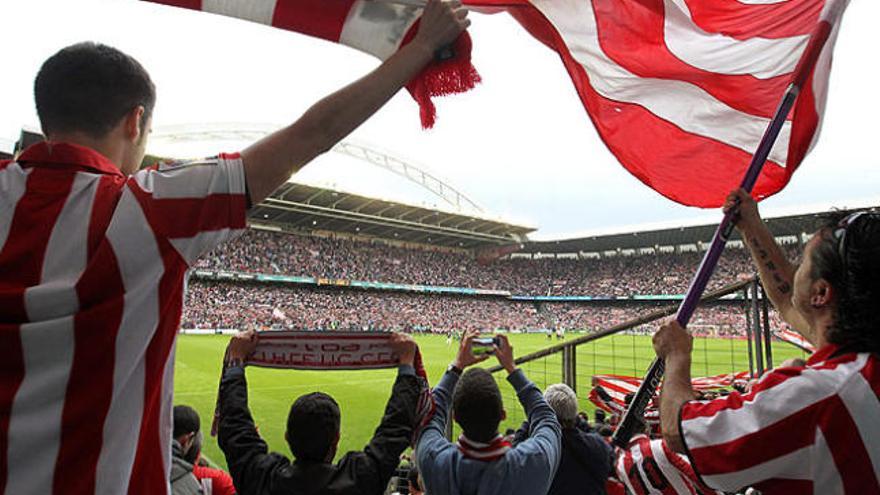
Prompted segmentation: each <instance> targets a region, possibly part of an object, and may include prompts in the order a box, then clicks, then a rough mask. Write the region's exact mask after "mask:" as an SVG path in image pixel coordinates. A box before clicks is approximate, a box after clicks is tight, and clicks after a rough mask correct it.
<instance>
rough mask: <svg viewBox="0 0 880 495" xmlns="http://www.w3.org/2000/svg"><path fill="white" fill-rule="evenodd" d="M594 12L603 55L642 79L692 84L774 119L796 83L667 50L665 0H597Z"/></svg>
mask: <svg viewBox="0 0 880 495" xmlns="http://www.w3.org/2000/svg"><path fill="white" fill-rule="evenodd" d="M593 9H594V10H595V12H596V23H597V26H598V37H599V43H600V45H601V46H602V51H604V52H605V54H606V55H608V57H609V58H611V59H612V60H614V61H615V62H617V64H619V65H620V66H621V67H623V68H624V69H626V70H628V71H630V72H632V73H633V74H635V75H637V76H639V77H646V78H657V79H667V80H678V81H684V82H688V83H691V84H693V85H695V86H697V87H699V88H702V89H703V90H704V91H706V92H707V93H709V94H711V95H712V96H714V97H715V98H716V99H718V100H719V101H721V102H723V103H724V104H725V105H728V106H730V107H731V108H734V109H736V110H739V111H741V112H746V113H749V114H752V115H757V116H760V117H765V118H768V119H769V118H771V117H773V114H774V113H775V112H776V108H777V107H778V106H779V99H780V98H782V94H783V93H784V92H785V89H786V88H787V87H788V85H789V83H790V82H791V74H786V75H781V76H777V77H774V78H771V79H758V78H756V77H754V76H750V75H728V74H720V73H717V72H710V71H706V70H703V69H700V68H697V67H694V66H691V65H688V64H686V63H685V62H683V61H682V60H681V59H680V58H678V57H676V56H675V55H673V54H672V52H670V51H669V48H668V46H667V45H666V34H665V27H664V17H665V14H664V12H665V8H664V2H663V0H641V1H639V2H617V1H614V2H609V1H608V0H593Z"/></svg>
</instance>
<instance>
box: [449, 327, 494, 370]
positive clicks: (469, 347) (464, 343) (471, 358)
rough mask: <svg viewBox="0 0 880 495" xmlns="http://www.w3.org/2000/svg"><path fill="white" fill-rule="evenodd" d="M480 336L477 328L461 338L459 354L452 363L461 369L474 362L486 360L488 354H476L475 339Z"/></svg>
mask: <svg viewBox="0 0 880 495" xmlns="http://www.w3.org/2000/svg"><path fill="white" fill-rule="evenodd" d="M479 336H480V332H478V331H476V330H468V331H467V332H466V333H465V334H464V336H462V338H461V344H460V345H459V346H458V355H457V356H455V360H453V361H452V365H453V366H455V367H456V368H458V369H460V370H464V369H465V368H467V367H468V366H470V365H472V364H476V363H479V362H482V361H485V360H486V359H488V358H489V355H488V354H482V355H479V356H475V355H474V351H473V341H474V339H475V338H477V337H479Z"/></svg>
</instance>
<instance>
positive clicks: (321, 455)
mask: <svg viewBox="0 0 880 495" xmlns="http://www.w3.org/2000/svg"><path fill="white" fill-rule="evenodd" d="M256 344H257V337H256V334H255V333H253V332H247V333H240V334H238V335H236V336H235V337H233V338H232V340H231V341H230V342H229V347H228V348H227V352H226V359H227V362H226V365H227V368H226V371H225V373H224V374H223V378H222V380H221V382H220V425H219V429H218V441H219V444H220V448H221V449H222V450H223V453H224V454H225V455H226V464H227V465H228V466H229V471H230V472H231V473H232V479H233V480H234V481H235V487H236V488H237V489H238V492H239V493H241V494H265V495H289V494H294V493H295V494H302V495H312V494H321V495H355V494H358V495H359V494H364V495H380V494H382V493H383V492H384V490H385V488H386V486H388V481H389V480H390V479H391V476H392V475H394V473H395V471H396V469H397V465H398V464H399V461H400V454H401V453H402V452H403V451H404V450H405V449H406V448H407V447H409V445H410V442H411V440H412V435H413V429H414V427H415V423H416V406H417V403H418V399H419V392H420V390H421V389H420V386H419V382H418V380H417V379H416V372H415V369H414V368H413V363H414V360H415V356H416V351H417V347H416V343H415V342H414V341H413V340H412V338H411V337H409V336H406V335H402V334H395V335H394V337H393V338H392V340H391V348H392V349H393V351H394V353H395V354H397V355H398V356H399V358H400V365H399V367H398V374H397V380H396V381H395V382H394V387H393V389H392V391H391V397H390V398H389V399H388V404H387V405H386V406H385V415H384V417H383V418H382V422H381V423H380V424H379V427H378V428H376V432H375V434H374V435H373V439H372V440H370V443H369V444H368V445H367V446H366V447H365V448H364V451H363V452H349V453H347V454H345V455H344V456H343V457H342V459H341V460H340V461H339V462H338V463H336V464H333V463H332V462H333V458H334V457H336V447H337V444H338V443H339V434H340V432H339V423H340V414H339V406H338V405H337V404H336V401H335V400H333V397H330V396H329V395H327V394H324V393H321V392H313V393H310V394H306V395H303V396H301V397H299V398H298V399H296V401H294V403H293V405H292V406H291V407H290V414H289V415H288V416H287V431H286V432H285V434H284V437H285V438H286V439H287V443H288V446H289V447H290V452H291V453H293V456H294V457H295V458H296V459H295V460H294V462H293V463H291V462H290V461H289V460H288V459H287V458H286V457H284V456H283V455H281V454H277V453H271V454H270V453H269V451H268V447H267V445H266V442H264V441H263V439H262V438H260V434H259V433H258V432H257V429H256V426H255V425H254V420H253V419H252V418H251V413H250V410H249V409H248V392H247V382H246V381H245V373H244V364H243V363H244V362H245V360H246V358H247V356H248V355H249V354H250V353H251V352H253V349H254V348H255V347H256Z"/></svg>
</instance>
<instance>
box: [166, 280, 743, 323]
mask: <svg viewBox="0 0 880 495" xmlns="http://www.w3.org/2000/svg"><path fill="white" fill-rule="evenodd" d="M666 304H667V305H668V304H669V303H666ZM659 307H660V304H659V303H658V304H646V303H644V302H633V301H630V302H623V301H610V302H598V301H593V302H590V303H577V302H568V303H555V302H554V303H533V302H524V301H512V300H508V299H504V298H500V297H474V296H455V295H435V294H431V295H428V294H418V293H407V292H389V291H375V290H360V289H340V288H320V289H315V288H306V287H300V286H296V285H282V284H253V283H236V282H212V281H202V280H192V281H191V282H190V284H189V290H188V292H187V298H186V304H185V306H184V313H183V328H185V329H192V328H212V329H216V328H234V329H249V328H257V329H264V328H283V329H292V330H359V331H362V330H376V331H378V330H382V331H402V332H407V333H448V332H450V331H453V332H461V331H463V330H469V329H476V330H482V331H491V330H507V331H515V332H528V331H536V330H542V329H563V330H586V331H597V330H603V329H606V328H610V327H611V326H613V325H617V324H620V323H623V322H626V321H629V320H631V319H633V318H637V317H639V316H642V315H645V314H647V313H650V312H652V311H654V310H656V309H657V308H659ZM745 321H746V320H745V314H744V306H743V304H742V303H721V304H718V305H713V306H706V307H701V308H700V309H698V311H697V312H696V314H695V315H694V317H693V319H692V323H693V326H694V328H706V329H708V330H707V331H708V333H710V334H712V335H717V336H723V335H729V334H733V333H738V334H739V333H742V331H743V328H744V326H745ZM651 329H653V327H652V326H651V325H646V326H644V328H641V329H640V328H636V329H635V331H639V330H644V331H646V332H647V331H649V330H651Z"/></svg>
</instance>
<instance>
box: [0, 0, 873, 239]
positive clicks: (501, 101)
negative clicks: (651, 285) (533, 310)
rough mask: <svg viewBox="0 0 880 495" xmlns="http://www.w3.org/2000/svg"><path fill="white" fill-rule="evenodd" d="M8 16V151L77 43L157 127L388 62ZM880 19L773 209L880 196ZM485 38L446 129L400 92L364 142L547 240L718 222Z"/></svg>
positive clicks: (223, 31) (143, 7) (412, 193)
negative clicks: (662, 184)
mask: <svg viewBox="0 0 880 495" xmlns="http://www.w3.org/2000/svg"><path fill="white" fill-rule="evenodd" d="M0 19H3V20H4V23H3V24H4V36H3V39H4V43H3V45H2V46H3V48H2V50H0V53H2V60H3V62H4V64H5V70H3V76H2V77H0V149H4V150H6V149H9V148H11V145H12V142H14V141H15V139H16V138H17V135H18V132H19V130H20V129H21V127H22V126H30V127H33V128H38V121H37V118H36V112H35V111H34V105H33V96H32V84H33V78H34V76H35V74H36V72H37V70H38V69H39V66H40V64H41V63H42V62H43V61H44V60H45V59H46V58H47V57H48V56H50V55H51V54H52V53H54V52H55V51H57V50H58V49H60V48H62V47H63V46H66V45H68V44H71V43H74V42H77V41H83V40H94V41H100V42H103V43H106V44H110V45H113V46H116V47H117V48H120V49H121V50H123V51H125V52H127V53H129V54H131V55H133V56H134V57H136V58H137V59H138V60H140V61H141V63H142V64H143V65H144V66H145V67H146V68H147V70H148V71H150V73H151V75H152V77H153V79H154V81H155V82H156V85H157V87H158V92H159V100H158V104H157V107H156V112H155V118H154V128H155V129H156V130H157V131H161V130H162V129H163V128H168V127H169V126H179V125H183V124H187V125H188V126H189V127H190V128H192V129H199V128H202V127H205V126H206V125H212V126H217V125H218V124H222V125H221V127H224V128H230V129H232V128H236V127H243V124H260V125H271V126H281V125H284V124H287V123H289V122H291V121H292V120H294V119H296V118H297V117H298V116H299V115H300V114H301V113H302V112H303V111H304V110H305V109H307V108H308V107H309V105H311V104H312V103H313V102H315V101H316V100H318V99H319V98H321V97H323V96H324V95H326V94H328V93H330V92H332V91H333V90H335V89H336V88H338V87H341V86H343V85H345V84H347V83H348V82H350V81H352V80H353V79H356V78H357V77H359V76H361V75H363V74H364V73H366V72H367V71H369V70H370V69H372V68H373V67H375V66H376V65H377V63H378V62H377V61H376V60H375V59H373V58H372V57H370V56H368V55H364V54H362V53H360V52H357V51H354V50H351V49H349V48H346V47H343V46H340V45H335V44H332V43H328V42H325V41H321V40H314V39H311V38H308V37H305V36H302V35H298V34H295V33H290V32H285V31H280V30H276V29H272V28H267V27H263V26H259V25H255V24H250V23H246V22H242V21H238V20H234V19H225V18H221V17H217V16H212V15H206V14H201V13H196V12H189V11H183V10H179V9H171V8H167V7H163V6H157V5H153V4H147V3H141V2H136V1H132V0H77V1H71V0H54V1H49V0H26V1H24V0H4V1H2V2H0ZM878 19H880V2H878V1H876V0H853V1H852V3H851V5H850V8H849V10H848V12H847V14H846V16H845V18H844V23H843V27H842V29H841V34H840V38H839V40H838V43H837V50H836V54H835V56H836V58H835V66H834V69H833V71H832V76H831V91H830V96H829V103H828V110H827V113H826V116H825V123H824V128H823V134H822V138H821V140H820V142H819V144H818V146H817V147H816V149H815V150H814V151H813V153H812V154H811V155H810V156H809V157H808V158H807V159H806V161H805V162H804V163H803V165H802V166H801V168H800V170H799V171H798V172H797V173H796V174H795V176H794V178H793V180H792V183H791V184H790V185H789V186H788V188H787V189H786V190H784V191H783V192H782V193H780V194H779V195H777V196H776V197H774V198H771V199H769V200H767V201H766V202H765V206H764V211H765V214H772V213H774V212H778V213H783V212H787V211H791V210H792V209H798V208H809V207H811V205H816V207H817V208H819V207H822V208H825V207H827V206H829V205H837V206H846V205H852V204H855V203H859V204H862V203H864V202H866V201H868V202H873V203H874V204H880V189H878V186H880V158H878V157H877V153H875V152H873V149H874V147H875V146H876V141H877V139H878V136H877V134H878V131H880V125H878V115H880V103H878V99H877V94H876V89H875V88H876V87H877V82H878V80H880V77H878V76H880V68H878V63H877V62H876V60H877V53H876V52H877V46H878V45H877V41H876V37H875V36H873V34H872V30H874V29H876V22H877V20H878ZM471 35H472V37H473V39H474V45H475V47H474V65H475V66H476V67H477V69H478V70H479V71H480V73H481V74H482V76H483V84H482V85H480V86H479V87H478V88H477V89H476V90H474V91H471V92H470V93H467V94H465V95H457V96H453V97H449V98H444V99H438V100H437V101H436V103H437V108H438V121H437V125H436V127H435V128H434V129H433V130H430V131H423V130H421V128H420V125H419V119H418V108H417V106H416V104H415V103H414V102H413V101H412V99H411V98H410V97H409V95H408V94H407V93H406V92H402V93H400V94H399V95H398V96H396V97H395V98H394V99H393V100H392V101H391V103H389V104H388V105H387V106H386V107H385V108H384V109H383V110H381V111H380V112H379V114H377V115H376V116H375V117H374V118H373V119H372V120H370V121H369V122H368V123H367V124H365V125H364V126H362V127H361V128H360V129H358V130H357V131H356V132H355V133H354V134H353V135H352V137H351V139H352V140H353V141H356V142H359V143H362V144H367V145H369V146H372V147H375V148H379V149H383V150H385V151H387V152H388V153H389V154H391V155H394V156H399V157H401V158H404V159H406V160H409V161H412V162H413V163H416V164H418V165H420V166H422V167H423V168H425V169H427V170H429V171H430V172H431V173H434V174H436V175H437V176H440V177H442V178H444V179H445V180H447V181H449V182H450V183H451V184H452V185H453V186H455V187H457V188H459V189H461V190H462V191H464V192H465V193H466V194H467V195H468V196H470V197H471V198H472V199H474V200H475V201H476V202H478V203H479V204H481V205H482V206H483V207H484V208H485V210H486V211H487V212H488V213H489V214H490V215H491V216H496V217H502V218H504V219H507V220H509V221H514V222H520V223H524V224H528V225H532V226H534V227H538V228H539V231H538V232H537V233H536V234H534V235H532V238H535V239H548V238H561V237H568V236H572V235H576V234H582V233H592V232H595V231H597V230H601V231H607V230H618V231H619V230H625V229H629V228H632V227H633V226H637V225H641V226H644V224H654V223H658V222H663V223H668V222H687V223H690V222H694V221H697V220H705V221H707V222H711V221H715V220H717V219H719V218H720V213H718V212H717V211H712V210H708V211H707V210H700V209H695V208H686V207H682V206H679V205H676V204H674V203H673V202H671V201H669V200H667V199H665V198H663V197H661V196H660V195H658V194H657V193H655V192H654V191H652V190H651V189H649V188H648V187H646V186H644V185H643V184H642V183H641V182H639V181H637V180H636V179H634V178H633V177H632V176H630V175H629V173H628V172H626V171H625V170H624V169H623V167H621V166H620V165H619V164H618V163H617V162H616V161H615V160H614V158H613V157H612V156H611V154H610V153H609V152H608V151H607V149H606V148H605V146H604V145H603V144H602V143H601V141H600V140H599V139H598V137H597V134H596V131H595V129H594V128H593V127H592V124H591V123H590V121H589V119H588V118H587V115H586V112H585V110H584V108H583V106H582V105H581V103H580V102H579V100H578V99H577V95H576V93H575V91H574V89H573V87H572V84H571V83H570V80H569V78H568V75H567V74H566V72H565V70H564V68H563V66H562V64H561V62H560V61H559V59H558V57H557V56H556V54H555V53H554V52H552V51H550V50H548V49H547V48H545V47H544V46H543V45H540V44H539V43H538V42H536V41H535V40H533V39H532V38H531V37H530V36H529V35H528V34H527V33H525V31H523V30H522V28H520V26H519V25H518V24H517V23H516V22H515V21H513V20H511V19H509V18H508V17H507V16H505V15H494V16H478V15H474V16H473V26H472V27H471ZM226 124H229V125H226ZM246 144H247V142H217V141H212V142H205V141H201V142H189V143H187V144H186V145H176V146H171V145H169V144H168V143H167V142H165V143H162V142H160V141H159V140H157V142H156V144H155V145H154V146H153V147H152V148H151V151H153V152H156V153H159V154H162V153H165V154H168V153H175V154H176V155H177V156H193V157H195V156H200V155H209V154H214V153H216V152H219V151H235V150H237V149H239V148H240V147H243V146H245V145H246ZM300 174H301V175H300V176H299V177H297V180H303V181H308V182H313V183H321V184H334V185H335V186H336V187H339V188H342V189H346V190H351V191H353V192H358V193H362V194H372V195H380V196H384V197H388V198H393V199H398V200H402V201H407V202H411V203H418V202H422V201H428V202H429V203H432V202H434V201H435V200H433V199H431V198H429V197H427V196H426V195H425V194H424V193H423V192H421V191H416V190H414V189H413V188H412V187H411V186H409V185H407V183H406V182H405V181H402V180H400V179H398V178H395V177H394V176H392V175H391V174H388V173H387V172H382V171H379V170H378V169H375V168H374V167H372V166H370V165H368V164H366V163H363V162H360V161H357V160H353V159H350V158H347V157H345V156H343V155H341V154H339V153H329V154H328V155H326V156H324V157H322V158H320V159H318V160H316V161H315V162H313V163H312V164H311V165H309V166H308V167H306V169H304V170H303V171H302V172H301V173H300Z"/></svg>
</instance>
